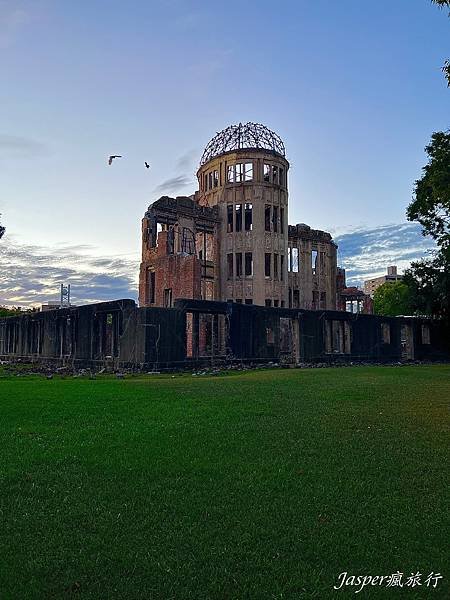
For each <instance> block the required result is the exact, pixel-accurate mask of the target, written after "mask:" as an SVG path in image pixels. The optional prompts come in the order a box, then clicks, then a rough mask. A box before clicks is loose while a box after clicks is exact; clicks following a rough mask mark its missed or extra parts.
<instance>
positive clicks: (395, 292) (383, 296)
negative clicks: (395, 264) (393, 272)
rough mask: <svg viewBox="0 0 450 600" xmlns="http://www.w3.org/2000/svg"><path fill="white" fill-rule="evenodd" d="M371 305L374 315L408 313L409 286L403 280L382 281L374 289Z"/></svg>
mask: <svg viewBox="0 0 450 600" xmlns="http://www.w3.org/2000/svg"><path fill="white" fill-rule="evenodd" d="M373 307H374V312H375V314H376V315H385V316H389V317H397V316H399V315H410V314H411V312H412V305H411V294H410V290H409V287H408V286H407V285H406V284H405V283H403V281H393V282H389V281H388V282H386V283H383V285H380V287H379V288H377V289H376V290H375V293H374V295H373Z"/></svg>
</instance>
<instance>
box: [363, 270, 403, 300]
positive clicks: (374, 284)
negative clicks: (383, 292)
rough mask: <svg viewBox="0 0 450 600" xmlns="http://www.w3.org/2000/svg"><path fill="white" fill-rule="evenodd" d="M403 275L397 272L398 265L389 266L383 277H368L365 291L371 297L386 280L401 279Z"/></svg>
mask: <svg viewBox="0 0 450 600" xmlns="http://www.w3.org/2000/svg"><path fill="white" fill-rule="evenodd" d="M402 279H403V275H398V274H397V267H396V266H395V265H393V266H391V267H388V268H387V275H382V276H381V277H375V278H374V279H368V280H367V281H365V282H364V293H366V294H368V295H369V296H370V297H371V298H373V295H374V293H375V290H376V289H377V288H379V287H380V285H383V283H386V282H388V281H389V282H393V281H401V280H402Z"/></svg>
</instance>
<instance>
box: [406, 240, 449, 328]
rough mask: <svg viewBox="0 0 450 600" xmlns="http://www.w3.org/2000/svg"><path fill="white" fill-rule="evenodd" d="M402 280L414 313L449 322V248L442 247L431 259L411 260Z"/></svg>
mask: <svg viewBox="0 0 450 600" xmlns="http://www.w3.org/2000/svg"><path fill="white" fill-rule="evenodd" d="M403 282H404V283H405V284H406V285H407V286H408V288H409V290H410V294H411V305H412V307H413V310H414V312H415V313H417V314H420V315H429V316H432V317H435V318H437V319H443V320H445V321H447V322H448V323H449V324H450V249H449V248H446V249H442V250H440V251H438V252H436V253H435V255H434V257H433V258H431V259H428V260H427V259H425V260H421V261H418V262H413V263H412V264H411V267H410V268H409V269H408V270H407V271H406V272H405V274H404V276H403Z"/></svg>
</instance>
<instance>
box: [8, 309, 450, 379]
mask: <svg viewBox="0 0 450 600" xmlns="http://www.w3.org/2000/svg"><path fill="white" fill-rule="evenodd" d="M0 357H1V358H2V359H6V360H17V359H19V358H20V359H26V360H30V361H36V362H44V363H51V364H53V365H69V366H74V367H81V366H90V367H96V368H100V367H103V366H107V367H111V368H116V369H117V368H121V367H135V368H139V369H153V368H179V367H189V366H190V365H191V366H192V365H194V364H199V363H211V362H216V361H219V362H230V361H233V360H239V361H247V362H262V363H264V362H269V361H277V362H278V361H280V362H285V363H289V364H296V363H299V362H336V361H346V362H351V361H376V362H392V361H411V360H448V359H449V358H450V347H449V332H448V330H447V329H446V328H445V327H444V325H443V323H442V322H439V321H433V320H430V319H422V318H412V317H381V316H376V315H361V314H359V315H358V314H351V313H346V312H342V311H308V310H303V309H298V310H295V309H288V308H278V309H277V308H275V309H274V308H265V307H259V306H255V305H253V306H250V305H244V304H237V303H232V302H209V301H203V300H191V299H186V300H178V301H176V302H175V307H174V308H156V307H155V308H137V307H136V305H135V303H134V302H133V301H132V300H118V301H115V302H104V303H99V304H92V305H87V306H82V307H79V308H67V309H60V310H52V311H46V312H43V313H28V314H24V315H20V316H16V317H6V318H2V319H0Z"/></svg>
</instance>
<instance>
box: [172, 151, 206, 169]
mask: <svg viewBox="0 0 450 600" xmlns="http://www.w3.org/2000/svg"><path fill="white" fill-rule="evenodd" d="M200 154H201V151H200V150H199V149H198V148H195V149H192V150H188V151H187V152H185V153H184V154H183V155H182V156H180V158H179V159H178V160H177V164H176V170H177V171H180V172H186V171H190V170H191V169H192V170H193V169H195V164H196V162H197V161H198V157H199V156H200Z"/></svg>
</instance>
